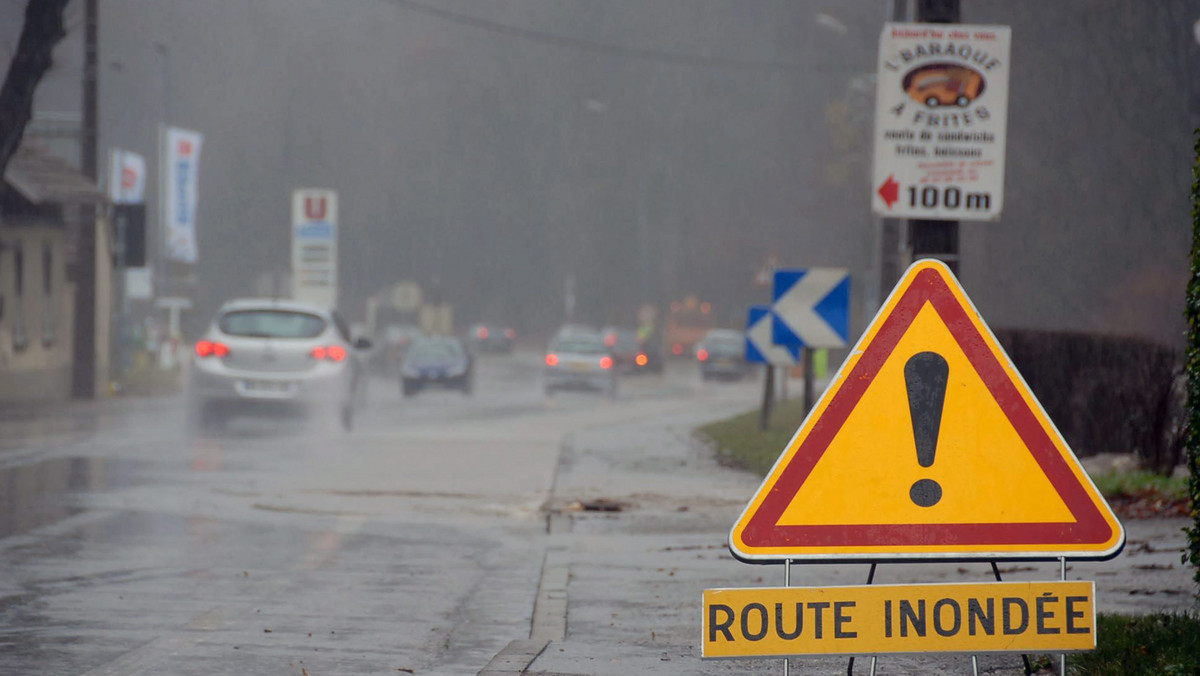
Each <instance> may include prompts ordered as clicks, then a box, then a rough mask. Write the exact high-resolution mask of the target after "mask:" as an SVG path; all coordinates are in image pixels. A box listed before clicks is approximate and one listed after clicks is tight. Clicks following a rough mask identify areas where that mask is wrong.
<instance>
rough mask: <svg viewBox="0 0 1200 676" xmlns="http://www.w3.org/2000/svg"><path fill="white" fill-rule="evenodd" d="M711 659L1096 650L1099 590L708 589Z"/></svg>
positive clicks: (705, 628) (1057, 586)
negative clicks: (1097, 596) (1096, 596)
mask: <svg viewBox="0 0 1200 676" xmlns="http://www.w3.org/2000/svg"><path fill="white" fill-rule="evenodd" d="M701 631H702V634H703V638H702V641H701V649H700V650H701V654H702V655H703V656H704V657H707V658H712V657H786V656H789V655H831V654H832V655H856V654H857V655H862V654H874V655H879V654H885V653H917V652H920V653H926V652H976V653H979V652H1071V651H1081V650H1095V648H1096V604H1095V585H1094V584H1093V583H1091V582H1000V583H982V584H925V585H864V586H853V587H810V588H805V587H781V588H767V587H764V588H756V589H706V590H705V591H704V619H703V623H702V626H701Z"/></svg>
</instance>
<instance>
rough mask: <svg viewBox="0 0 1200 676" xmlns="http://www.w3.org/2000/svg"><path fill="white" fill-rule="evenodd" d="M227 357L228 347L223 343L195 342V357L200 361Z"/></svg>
mask: <svg viewBox="0 0 1200 676" xmlns="http://www.w3.org/2000/svg"><path fill="white" fill-rule="evenodd" d="M228 355H229V346H228V345H226V344H225V343H218V342H214V341H211V340H198V341H196V356H197V357H200V358H201V359H203V358H205V357H225V356H228Z"/></svg>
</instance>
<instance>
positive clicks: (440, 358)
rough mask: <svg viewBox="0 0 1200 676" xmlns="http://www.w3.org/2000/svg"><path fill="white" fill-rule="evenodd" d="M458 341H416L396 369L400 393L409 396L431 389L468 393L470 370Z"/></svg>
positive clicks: (443, 338)
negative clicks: (398, 375) (398, 373)
mask: <svg viewBox="0 0 1200 676" xmlns="http://www.w3.org/2000/svg"><path fill="white" fill-rule="evenodd" d="M472 366H473V364H472V360H471V355H470V353H469V352H467V349H466V348H465V347H464V346H463V344H462V341H461V340H459V339H458V338H454V337H452V336H431V337H423V338H420V339H418V340H416V341H415V342H414V343H413V344H412V347H410V348H408V352H407V353H406V354H405V355H404V362H403V364H402V365H401V366H400V394H402V395H404V396H405V397H411V396H413V395H414V394H416V393H417V392H420V391H421V390H424V389H428V388H431V387H436V388H442V389H451V390H460V391H461V392H462V393H463V394H471V390H472V387H473V386H474V369H473V368H472Z"/></svg>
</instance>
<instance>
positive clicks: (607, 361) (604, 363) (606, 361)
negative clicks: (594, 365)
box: [600, 357, 612, 369]
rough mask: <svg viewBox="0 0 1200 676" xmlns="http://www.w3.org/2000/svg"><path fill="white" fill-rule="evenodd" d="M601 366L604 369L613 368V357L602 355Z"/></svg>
mask: <svg viewBox="0 0 1200 676" xmlns="http://www.w3.org/2000/svg"><path fill="white" fill-rule="evenodd" d="M600 368H602V369H610V368H612V357H600Z"/></svg>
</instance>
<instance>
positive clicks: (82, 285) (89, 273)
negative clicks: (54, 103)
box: [71, 0, 99, 399]
mask: <svg viewBox="0 0 1200 676" xmlns="http://www.w3.org/2000/svg"><path fill="white" fill-rule="evenodd" d="M97 2H98V0H84V4H83V115H82V126H83V129H82V130H81V131H82V134H81V137H82V138H81V143H82V147H81V153H80V155H81V161H82V165H83V167H82V168H83V173H84V175H86V176H87V177H88V178H89V179H91V180H92V181H95V180H96V179H97V177H98V176H99V171H98V167H97V141H98V139H97V135H98V134H97V128H98V125H97V119H96V115H97V101H96V100H97V90H98V84H99V83H98V79H99V66H98V64H99V58H98V55H97V51H98V49H99V46H98V42H99V41H98V34H99V17H98V16H97V14H98V7H97ZM79 209H80V213H79V251H78V254H77V255H78V259H77V260H76V261H75V270H76V275H75V289H76V290H75V332H74V333H75V335H74V344H73V347H74V366H73V371H72V377H71V391H72V393H73V394H74V395H75V397H77V398H80V399H91V398H92V397H94V396H96V213H97V210H96V207H94V206H91V205H84V206H81V207H79Z"/></svg>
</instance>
